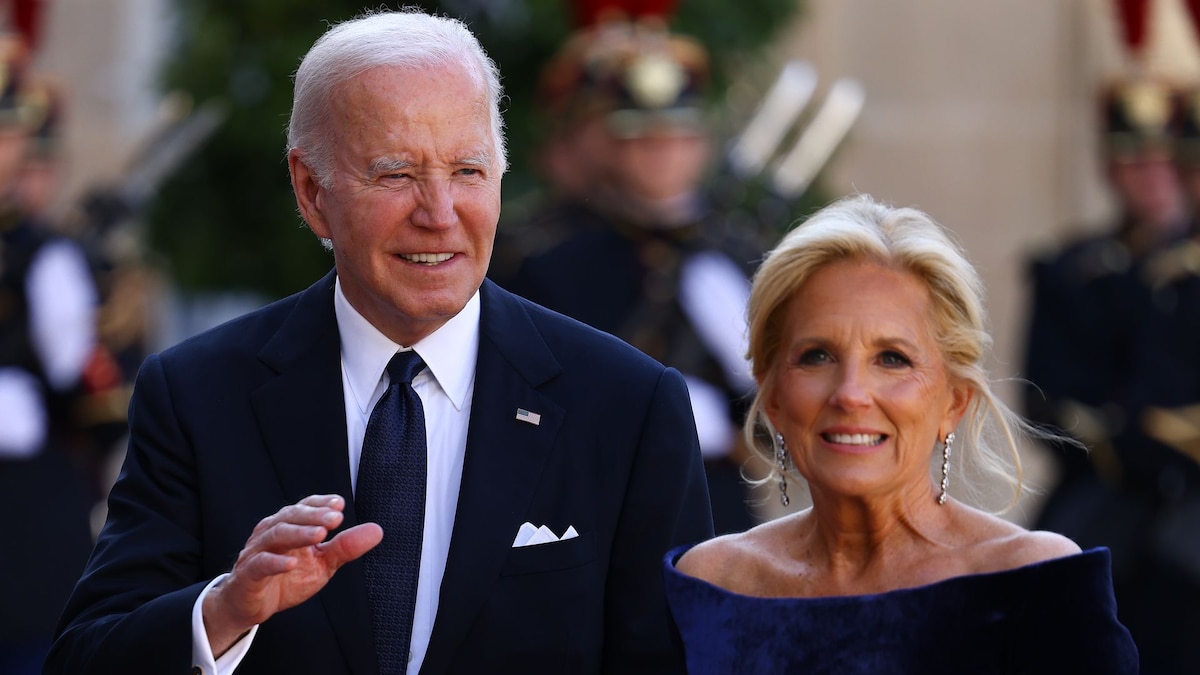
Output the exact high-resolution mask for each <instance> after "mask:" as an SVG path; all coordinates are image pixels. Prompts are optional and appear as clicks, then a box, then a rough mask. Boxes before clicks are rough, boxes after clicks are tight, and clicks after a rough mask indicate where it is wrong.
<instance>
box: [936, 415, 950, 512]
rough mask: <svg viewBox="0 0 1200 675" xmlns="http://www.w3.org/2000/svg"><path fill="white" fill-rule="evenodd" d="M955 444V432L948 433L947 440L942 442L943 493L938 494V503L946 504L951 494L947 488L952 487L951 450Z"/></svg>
mask: <svg viewBox="0 0 1200 675" xmlns="http://www.w3.org/2000/svg"><path fill="white" fill-rule="evenodd" d="M952 445H954V432H953V431H951V432H950V433H948V434H946V442H945V443H943V444H942V493H941V494H940V495H938V504H945V503H946V499H948V498H949V495H947V494H946V488H948V487H950V450H951V446H952Z"/></svg>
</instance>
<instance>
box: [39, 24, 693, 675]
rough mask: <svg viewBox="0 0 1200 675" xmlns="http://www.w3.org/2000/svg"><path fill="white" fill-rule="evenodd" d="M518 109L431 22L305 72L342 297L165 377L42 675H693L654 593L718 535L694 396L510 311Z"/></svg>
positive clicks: (574, 332) (293, 158)
mask: <svg viewBox="0 0 1200 675" xmlns="http://www.w3.org/2000/svg"><path fill="white" fill-rule="evenodd" d="M500 96H501V90H500V85H499V74H498V72H497V70H496V67H495V65H494V64H493V63H492V62H491V60H490V59H489V58H488V57H487V56H486V55H485V54H484V53H483V51H482V48H481V47H480V45H479V43H478V42H477V40H476V39H475V38H474V36H472V35H471V34H470V32H469V31H467V29H466V28H465V27H464V26H463V25H462V24H461V23H460V22H458V21H455V20H452V19H446V18H435V17H432V16H429V15H426V14H423V13H420V12H415V11H405V12H394V13H392V12H383V13H372V14H369V15H366V16H364V17H362V18H359V19H356V20H353V21H350V22H346V23H343V24H339V25H337V26H335V27H333V28H332V29H331V30H330V31H329V32H327V33H326V34H325V35H324V36H323V37H322V38H321V39H319V40H318V41H317V43H316V44H315V45H314V46H313V48H312V49H311V50H310V51H309V53H308V54H307V55H306V56H305V58H304V61H303V62H302V63H301V65H300V68H299V70H298V71H297V74H296V82H295V99H294V105H293V111H292V119H291V125H290V129H289V138H288V143H289V150H288V163H289V168H290V171H291V177H292V184H293V187H294V189H295V193H296V199H297V203H298V204H299V208H300V212H301V214H302V215H303V217H304V219H305V221H306V222H307V223H308V225H309V227H310V228H311V229H312V231H313V232H314V233H315V234H316V235H317V236H318V237H320V238H321V239H322V240H323V241H325V243H326V245H327V246H328V247H329V248H330V249H331V250H332V252H333V257H334V266H335V269H334V270H333V271H332V272H331V273H330V274H329V275H328V276H326V277H325V278H323V279H321V280H320V281H318V282H317V283H316V284H315V285H313V286H312V287H310V288H309V289H307V290H306V291H303V292H301V293H299V294H298V295H295V296H292V297H290V298H287V299H285V300H282V301H280V302H278V303H275V304H273V305H271V306H268V307H266V308H264V309H262V310H259V311H257V312H254V313H252V314H250V315H248V316H246V317H244V318H242V319H240V320H236V321H234V322H232V323H230V324H227V325H226V326H224V327H221V328H217V329H215V330H213V331H210V332H208V333H205V334H202V335H200V336H198V337H195V338H192V339H190V340H188V341H186V342H184V343H182V344H180V345H178V346H176V347H174V348H172V349H169V350H167V351H165V352H164V353H162V354H161V355H157V356H152V357H150V358H149V359H147V361H146V363H145V364H144V365H143V367H142V370H141V372H140V373H139V376H138V380H137V383H136V388H135V393H134V400H133V403H132V405H131V416H130V417H131V419H130V432H131V440H130V446H129V452H128V459H127V460H126V465H125V467H124V471H123V474H122V477H121V479H120V480H119V481H118V483H117V485H116V486H115V487H114V488H113V492H112V496H111V497H110V515H109V520H108V523H107V524H106V525H105V528H104V530H103V532H102V534H101V535H100V540H99V542H98V544H97V547H96V550H95V552H94V554H93V557H92V559H91V561H90V563H89V565H88V567H87V570H86V571H85V573H84V576H83V578H82V580H81V582H80V584H79V586H78V587H77V589H76V591H75V593H74V595H73V597H72V599H71V601H70V602H69V603H68V606H67V609H66V613H65V616H64V618H63V622H62V625H61V627H60V635H59V637H58V640H57V642H56V644H55V646H54V649H53V652H52V654H51V657H50V660H49V661H48V665H47V672H52V673H68V672H70V673H75V672H89V673H97V672H114V673H115V672H120V673H140V672H146V673H169V672H182V671H186V670H187V668H188V666H189V665H191V666H193V672H205V673H208V672H221V673H230V672H233V670H234V669H235V668H236V669H237V672H238V673H239V674H244V673H267V672H270V673H276V672H304V673H322V674H328V673H376V672H381V673H404V672H407V673H410V674H412V673H417V672H426V673H479V672H518V671H519V672H525V673H541V672H570V673H600V672H620V673H633V672H648V673H649V672H654V673H661V672H672V671H678V670H681V669H682V665H681V660H680V655H679V653H678V650H677V647H676V645H675V643H674V640H673V638H672V635H671V632H670V629H669V623H668V621H667V614H666V605H665V600H664V598H663V592H662V579H661V578H660V576H659V569H658V564H659V561H660V559H661V557H662V555H663V553H664V552H665V551H666V550H668V549H669V548H670V547H671V546H673V545H674V544H676V543H678V542H683V541H688V540H695V539H703V538H705V537H707V536H709V535H710V534H711V531H712V524H711V517H710V515H709V507H708V500H707V494H706V491H705V485H704V474H703V469H702V465H701V460H700V453H699V448H698V443H697V438H696V432H695V425H694V423H693V420H692V414H691V408H690V406H689V402H688V394H687V391H686V388H685V385H684V381H683V378H682V377H681V376H680V375H679V373H678V372H676V371H674V370H671V369H668V368H665V367H663V366H662V365H661V364H659V363H657V362H655V361H653V360H651V359H649V358H647V357H645V356H643V355H641V354H640V353H639V352H637V351H636V350H634V349H632V348H630V347H628V346H626V345H625V344H624V343H622V342H620V341H618V340H616V339H615V338H612V337H610V336H608V335H605V334H603V333H600V332H598V331H595V330H592V329H589V328H586V327H584V326H582V325H580V324H578V323H575V322H573V321H570V320H568V319H565V318H564V317H562V316H559V315H556V314H552V313H550V312H548V311H546V310H544V309H542V308H540V307H538V306H536V305H533V304H531V303H529V302H527V301H525V300H522V299H520V298H518V297H515V296H513V295H511V294H509V293H507V292H505V291H503V290H501V289H500V288H498V287H497V286H495V285H494V284H492V283H490V282H487V281H485V274H486V272H487V269H488V264H489V259H490V256H491V252H492V244H493V238H494V236H495V229H496V223H497V221H498V218H499V210H500V179H501V175H502V173H503V171H504V168H505V155H504V143H503V137H502V133H501V119H500V115H499V110H498V102H499V99H500ZM330 535H332V536H330Z"/></svg>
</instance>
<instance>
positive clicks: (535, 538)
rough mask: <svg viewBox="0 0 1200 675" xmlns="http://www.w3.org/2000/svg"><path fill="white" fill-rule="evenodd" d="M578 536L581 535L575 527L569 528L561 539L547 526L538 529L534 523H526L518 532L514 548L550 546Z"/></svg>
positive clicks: (514, 540)
mask: <svg viewBox="0 0 1200 675" xmlns="http://www.w3.org/2000/svg"><path fill="white" fill-rule="evenodd" d="M578 536H579V533H578V532H576V531H575V526H574V525H571V526H569V527H567V531H566V532H563V535H562V536H561V537H560V536H558V535H557V534H554V532H553V531H552V530H551V529H550V528H548V527H546V526H545V525H542V526H541V527H538V526H536V525H534V524H533V523H529V522H526V523H524V524H522V525H521V528H520V529H518V530H517V538H516V539H513V548H520V547H522V546H536V545H538V544H548V543H550V542H552V541H566V540H567V539H574V538H575V537H578Z"/></svg>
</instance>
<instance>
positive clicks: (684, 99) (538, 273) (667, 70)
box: [492, 3, 761, 534]
mask: <svg viewBox="0 0 1200 675" xmlns="http://www.w3.org/2000/svg"><path fill="white" fill-rule="evenodd" d="M593 4H595V3H593ZM599 4H600V5H605V4H608V5H609V6H608V7H603V8H601V9H604V10H610V11H608V12H607V13H605V12H599V11H597V13H596V14H593V15H592V16H589V17H585V19H584V22H585V23H586V24H587V27H585V28H584V29H583V30H581V31H580V32H578V33H577V34H575V35H573V36H572V37H571V38H570V39H569V40H568V41H567V42H566V43H565V45H564V46H563V48H562V49H561V50H560V52H559V53H558V54H557V55H556V56H555V58H553V59H552V60H551V61H550V63H549V64H548V65H547V67H546V68H545V71H544V73H543V75H542V82H541V94H540V98H541V104H542V105H543V108H544V109H545V111H546V114H547V129H548V130H549V138H548V140H547V142H546V145H544V146H543V154H542V169H543V171H544V173H545V175H546V177H547V178H548V180H549V181H550V183H551V185H552V189H553V190H554V192H555V199H554V200H553V201H552V203H551V204H550V205H549V206H548V207H546V208H545V209H543V210H542V211H540V212H539V213H538V215H536V216H535V217H534V218H533V219H532V220H531V221H530V223H528V224H527V225H525V226H523V227H522V226H517V227H515V228H514V229H510V230H509V232H508V233H507V235H506V236H507V237H508V238H509V240H510V246H511V240H512V239H513V238H517V239H519V240H520V241H519V242H518V245H519V246H522V252H521V254H520V256H519V258H520V260H519V261H518V263H517V264H516V265H515V268H516V272H515V273H514V274H513V275H512V276H511V278H505V277H506V274H505V272H504V270H503V267H502V266H501V267H498V268H497V269H496V270H494V271H493V272H492V276H493V278H494V279H496V280H497V281H499V282H500V283H501V284H502V285H506V286H508V288H509V290H512V291H514V292H516V293H519V294H522V295H524V296H525V297H527V298H529V299H530V300H533V301H534V302H537V303H540V304H542V305H544V306H546V307H549V308H550V309H554V310H556V311H559V312H562V313H564V314H566V315H568V316H571V317H574V318H576V319H579V320H581V321H583V322H585V323H588V324H590V325H592V326H594V327H596V328H599V329H601V330H604V331H607V332H609V333H612V334H614V335H616V336H618V337H620V338H622V339H624V340H625V341H627V342H629V343H631V344H633V345H634V346H636V347H638V348H639V349H641V350H642V351H644V352H645V353H647V354H649V355H650V356H652V357H654V358H656V359H658V360H659V361H661V362H662V363H664V364H666V365H668V366H673V367H675V368H676V369H678V370H679V371H681V372H682V373H683V374H684V376H685V378H686V379H687V382H688V388H689V390H690V392H691V396H692V404H693V410H694V414H695V417H696V423H697V429H698V431H699V436H700V445H701V449H702V450H703V452H704V455H705V459H706V468H707V472H708V479H709V492H710V495H711V498H712V506H713V519H714V523H715V526H716V531H717V533H718V534H720V533H725V532H735V531H742V530H745V529H747V528H749V527H750V526H752V525H753V524H754V523H755V518H754V515H753V511H752V510H751V508H750V507H749V506H748V504H747V494H748V492H747V485H746V484H745V481H744V480H743V477H742V475H741V465H742V463H743V461H744V459H745V458H746V455H745V453H744V450H743V449H742V448H741V446H740V442H739V440H738V433H737V429H738V428H739V427H740V421H741V417H742V414H743V408H744V406H745V404H746V403H747V401H746V395H747V394H748V393H749V392H751V390H752V388H753V380H752V379H751V377H750V374H749V370H748V367H747V365H746V362H745V357H744V354H745V303H746V299H747V297H748V295H749V284H748V281H747V269H748V267H749V265H751V264H753V263H756V262H757V259H758V257H760V256H761V251H753V252H746V251H745V250H743V251H742V252H741V253H735V254H734V255H733V256H732V257H731V256H730V255H729V254H728V251H729V250H730V248H729V246H728V245H727V244H726V243H724V242H716V241H713V240H712V239H711V238H710V233H711V231H712V228H710V227H709V225H710V224H711V222H712V221H711V220H710V219H711V218H713V217H714V215H715V214H713V213H712V211H711V209H710V206H709V203H708V201H707V200H706V199H705V195H704V194H703V187H702V186H703V181H704V178H705V174H706V172H707V170H708V167H709V155H710V145H711V139H710V138H709V130H708V129H707V126H706V120H705V113H704V109H703V105H704V101H703V97H704V94H705V87H706V84H707V76H708V60H707V54H706V51H705V50H704V49H703V47H701V45H699V44H698V43H697V42H695V41H694V40H691V39H688V38H685V37H683V36H680V35H676V34H671V33H670V32H668V30H667V28H666V23H665V22H666V16H664V15H663V14H662V13H661V12H662V11H663V10H664V9H665V8H664V7H661V6H660V7H656V8H655V9H654V10H653V11H652V12H651V13H650V14H636V13H632V12H630V11H628V10H626V11H624V12H622V11H619V10H620V9H621V8H620V7H614V5H619V4H620V3H599ZM638 4H644V3H638ZM659 4H662V3H659ZM668 4H669V3H668ZM501 232H502V236H505V235H504V228H502V230H501ZM497 250H498V251H499V250H503V248H502V245H501V244H498V245H497ZM509 250H512V249H511V247H510V249H509Z"/></svg>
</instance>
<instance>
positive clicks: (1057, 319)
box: [1025, 79, 1200, 674]
mask: <svg viewBox="0 0 1200 675" xmlns="http://www.w3.org/2000/svg"><path fill="white" fill-rule="evenodd" d="M1100 101H1101V111H1102V116H1101V123H1102V126H1103V129H1102V134H1103V149H1102V152H1103V157H1104V162H1105V167H1104V168H1105V170H1106V172H1107V177H1108V179H1109V184H1110V186H1111V188H1112V192H1113V196H1114V198H1115V203H1116V205H1117V207H1118V216H1117V218H1116V222H1114V223H1113V224H1112V225H1111V226H1110V227H1108V228H1107V229H1105V230H1103V231H1101V232H1100V233H1099V234H1092V235H1088V236H1084V237H1081V238H1079V239H1076V240H1074V241H1072V242H1069V243H1067V244H1066V245H1065V246H1064V247H1063V248H1062V249H1060V250H1059V251H1056V252H1054V253H1053V254H1051V255H1048V256H1045V257H1042V258H1040V259H1038V260H1036V261H1035V262H1034V265H1033V269H1032V273H1033V278H1032V282H1033V287H1032V290H1033V297H1032V307H1033V313H1032V318H1031V321H1030V324H1029V334H1028V343H1027V353H1026V369H1025V372H1026V376H1027V377H1028V379H1029V381H1030V382H1031V386H1030V387H1029V388H1028V389H1027V391H1026V398H1025V405H1026V411H1027V413H1028V414H1029V416H1030V417H1031V418H1033V419H1035V420H1037V421H1040V422H1042V423H1045V424H1049V425H1053V426H1056V427H1059V428H1061V429H1063V430H1065V431H1066V432H1067V433H1070V434H1074V435H1075V436H1076V437H1078V438H1079V439H1080V440H1082V441H1084V442H1085V443H1086V444H1087V445H1088V447H1089V449H1090V452H1089V453H1088V454H1087V455H1084V454H1083V453H1079V452H1072V450H1073V449H1072V448H1057V449H1056V451H1057V453H1056V454H1057V457H1058V459H1059V460H1061V461H1060V466H1061V468H1062V472H1061V477H1060V481H1059V483H1058V485H1057V486H1056V488H1055V489H1054V490H1053V492H1052V493H1051V494H1050V496H1049V498H1048V500H1047V502H1046V504H1045V507H1044V509H1043V511H1042V513H1041V515H1040V518H1039V520H1038V522H1037V523H1036V527H1037V528H1038V529H1047V530H1051V531H1056V532H1060V533H1062V534H1065V535H1067V536H1068V537H1071V538H1073V539H1075V541H1077V542H1078V543H1079V544H1080V546H1082V547H1084V548H1088V547H1091V546H1096V545H1104V546H1108V547H1109V548H1110V549H1111V550H1112V553H1113V577H1114V579H1113V580H1114V587H1115V590H1116V595H1117V604H1118V606H1119V608H1120V618H1121V621H1122V622H1123V623H1124V624H1125V625H1126V626H1128V627H1129V629H1130V632H1131V633H1132V634H1133V637H1134V640H1135V641H1136V643H1137V645H1138V649H1139V652H1140V654H1141V661H1142V664H1141V665H1142V669H1141V672H1142V673H1144V674H1154V673H1184V672H1187V673H1195V672H1200V661H1197V660H1196V654H1197V651H1196V649H1197V641H1196V639H1195V636H1196V635H1200V627H1198V625H1197V616H1198V613H1197V610H1196V607H1197V606H1200V599H1198V598H1197V596H1196V589H1197V588H1200V519H1196V520H1194V521H1193V522H1192V523H1191V524H1190V525H1187V524H1186V523H1184V522H1183V521H1181V520H1180V515H1181V512H1180V511H1179V507H1180V506H1181V505H1183V504H1184V503H1186V502H1187V500H1189V499H1190V500H1194V498H1195V494H1196V489H1197V487H1200V482H1198V479H1200V465H1198V464H1197V463H1196V461H1195V458H1194V457H1189V456H1187V455H1185V454H1183V453H1181V452H1179V449H1180V448H1179V447H1178V446H1177V445H1176V444H1173V443H1170V442H1164V441H1165V440H1169V439H1168V436H1169V434H1166V435H1164V430H1165V428H1166V427H1167V426H1171V422H1172V421H1171V420H1167V419H1166V417H1165V416H1164V415H1163V413H1162V408H1163V407H1169V408H1177V407H1179V406H1184V405H1188V404H1194V403H1197V402H1200V386H1198V385H1200V380H1198V376H1200V372H1198V371H1197V369H1196V366H1197V352H1196V349H1197V345H1198V344H1200V332H1198V331H1197V330H1196V328H1195V322H1196V319H1195V315H1196V311H1197V309H1198V308H1200V305H1193V308H1192V309H1191V310H1187V311H1184V308H1183V307H1182V305H1181V304H1180V295H1179V293H1178V292H1177V291H1176V290H1175V289H1173V288H1171V286H1172V282H1170V281H1169V277H1170V275H1169V274H1166V273H1164V271H1163V269H1162V268H1163V264H1164V263H1163V261H1164V260H1165V258H1164V255H1166V254H1167V253H1168V252H1170V251H1172V250H1175V248H1176V247H1177V246H1178V245H1180V244H1181V243H1182V242H1183V241H1185V238H1186V235H1187V230H1188V218H1187V208H1186V202H1185V197H1184V193H1183V190H1182V188H1181V184H1180V181H1179V177H1178V174H1177V173H1176V170H1175V166H1174V164H1173V161H1172V160H1173V152H1174V147H1175V144H1174V134H1173V132H1172V119H1173V117H1174V99H1173V95H1172V92H1171V90H1170V89H1169V88H1168V87H1167V86H1165V85H1164V84H1163V83H1160V82H1157V81H1151V80H1147V79H1135V80H1130V81H1123V82H1119V83H1116V84H1114V85H1112V86H1110V87H1107V88H1105V89H1104V90H1103V91H1102V94H1101V97H1100ZM1193 302H1194V301H1193ZM1188 312H1190V314H1191V316H1185V315H1186V314H1188ZM1187 323H1191V324H1192V327H1190V328H1184V326H1183V325H1184V324H1187ZM1181 328H1182V329H1184V330H1187V331H1190V332H1182V331H1181ZM1191 508H1193V509H1194V508H1195V507H1194V506H1193V507H1191ZM1197 515H1200V514H1197ZM1189 531H1190V532H1189ZM1187 651H1190V652H1191V656H1190V657H1185V654H1184V653H1185V652H1187ZM1188 664H1190V665H1188Z"/></svg>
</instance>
